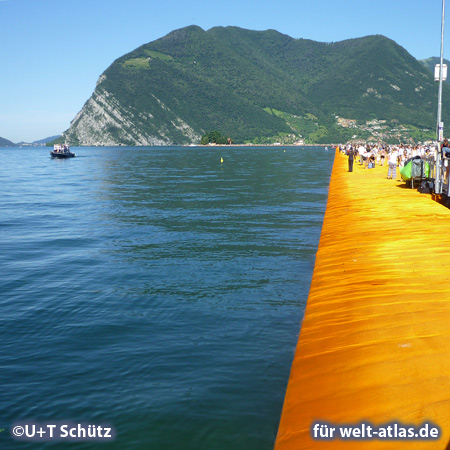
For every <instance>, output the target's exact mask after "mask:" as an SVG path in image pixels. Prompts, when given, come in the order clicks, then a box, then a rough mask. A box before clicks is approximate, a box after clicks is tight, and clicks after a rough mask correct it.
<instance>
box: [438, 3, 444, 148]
mask: <svg viewBox="0 0 450 450" xmlns="http://www.w3.org/2000/svg"><path fill="white" fill-rule="evenodd" d="M444 22H445V0H442V21H441V66H440V70H439V96H438V119H437V120H438V123H437V127H438V128H437V132H438V135H437V139H438V141H439V127H440V125H441V121H442V77H443V65H444Z"/></svg>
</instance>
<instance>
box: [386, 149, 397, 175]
mask: <svg viewBox="0 0 450 450" xmlns="http://www.w3.org/2000/svg"><path fill="white" fill-rule="evenodd" d="M397 159H398V150H397V148H394V149H393V150H392V152H391V154H390V155H389V169H388V175H387V177H388V179H389V178H392V179H393V180H395V178H396V176H397Z"/></svg>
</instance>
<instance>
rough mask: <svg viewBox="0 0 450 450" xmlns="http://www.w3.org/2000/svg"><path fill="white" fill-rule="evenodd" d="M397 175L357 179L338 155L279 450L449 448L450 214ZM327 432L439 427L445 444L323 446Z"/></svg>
mask: <svg viewBox="0 0 450 450" xmlns="http://www.w3.org/2000/svg"><path fill="white" fill-rule="evenodd" d="M387 170H388V168H387V166H386V165H385V166H384V167H380V166H376V168H375V169H367V170H365V169H363V168H362V167H360V166H359V165H358V164H357V160H356V159H355V164H354V171H353V172H351V173H350V172H348V165H347V157H346V156H344V155H342V154H339V153H337V154H336V158H335V162H334V166H333V171H332V174H331V180H330V189H329V196H328V205H327V209H326V213H325V217H324V223H323V228H322V234H321V238H320V244H319V248H318V251H317V256H316V264H315V268H314V274H313V278H312V283H311V289H310V293H309V297H308V303H307V307H306V311H305V317H304V320H303V324H302V328H301V333H300V337H299V341H298V344H297V349H296V353H295V358H294V362H293V365H292V370H291V375H290V379H289V384H288V388H287V392H286V398H285V403H284V406H283V412H282V417H281V422H280V426H279V430H278V435H277V440H276V444H275V449H276V450H306V449H316V448H317V449H340V448H352V449H402V448H405V449H420V450H427V449H441V450H444V449H445V448H446V447H447V444H448V443H449V440H450V210H449V209H447V208H446V207H444V206H442V205H441V204H439V203H437V202H435V201H432V199H431V195H426V194H420V193H419V192H418V191H417V190H416V189H411V188H410V187H406V185H405V183H404V182H400V181H399V175H398V179H397V180H388V179H386V176H387ZM397 173H398V172H397ZM315 422H321V423H323V422H325V423H330V424H337V425H345V424H352V425H353V424H357V423H361V422H367V423H371V424H373V425H374V426H382V425H384V424H387V423H389V422H397V423H401V424H404V425H414V426H420V425H422V424H423V423H424V422H432V423H433V424H435V425H438V426H439V427H440V429H441V437H440V439H439V440H431V441H430V440H429V441H424V440H417V439H415V440H388V439H376V438H375V439H371V440H365V441H362V440H343V439H340V438H337V439H333V440H328V441H326V440H316V439H313V437H312V430H311V426H312V424H313V423H315ZM449 448H450V447H449Z"/></svg>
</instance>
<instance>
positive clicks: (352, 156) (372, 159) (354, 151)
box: [339, 144, 434, 180]
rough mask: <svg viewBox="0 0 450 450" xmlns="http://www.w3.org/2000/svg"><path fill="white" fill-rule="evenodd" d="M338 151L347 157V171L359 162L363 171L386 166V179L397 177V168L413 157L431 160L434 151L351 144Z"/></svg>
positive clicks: (422, 147)
mask: <svg viewBox="0 0 450 450" xmlns="http://www.w3.org/2000/svg"><path fill="white" fill-rule="evenodd" d="M339 150H340V151H341V152H343V153H345V154H346V155H347V156H348V170H349V172H353V163H354V161H355V160H357V161H359V165H360V166H364V169H375V167H376V166H377V165H378V166H384V165H385V164H386V165H388V174H387V178H391V179H394V180H395V178H396V177H397V167H399V168H401V167H403V165H404V164H405V162H406V161H407V160H408V159H410V158H413V157H415V156H420V157H421V158H433V157H434V149H433V148H430V147H426V146H422V145H405V144H399V145H393V146H385V145H365V146H364V145H359V146H353V145H351V144H347V145H343V146H341V147H339Z"/></svg>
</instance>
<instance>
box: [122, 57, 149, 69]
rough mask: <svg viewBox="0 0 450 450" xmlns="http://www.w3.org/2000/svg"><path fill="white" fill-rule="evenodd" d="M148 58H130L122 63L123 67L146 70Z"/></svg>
mask: <svg viewBox="0 0 450 450" xmlns="http://www.w3.org/2000/svg"><path fill="white" fill-rule="evenodd" d="M149 60H150V58H131V59H127V60H126V61H125V62H124V63H123V67H134V68H137V69H148V67H149Z"/></svg>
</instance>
